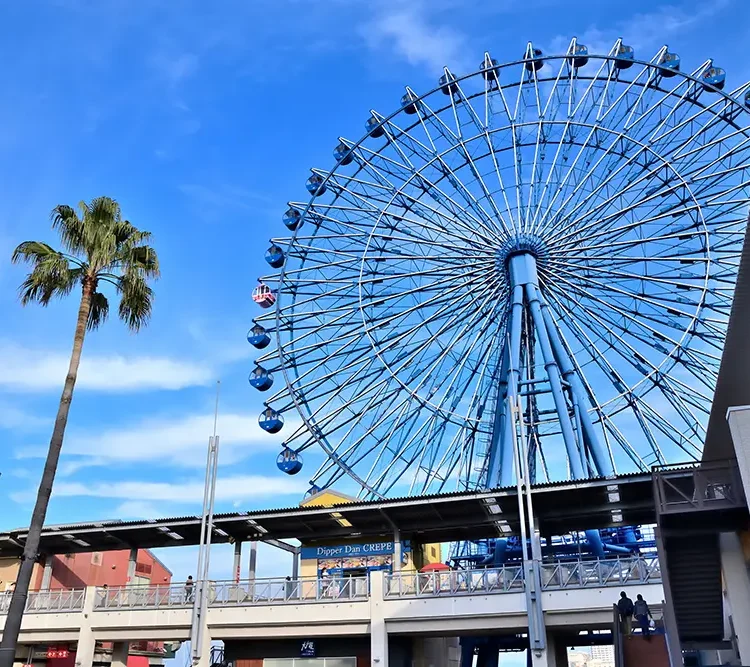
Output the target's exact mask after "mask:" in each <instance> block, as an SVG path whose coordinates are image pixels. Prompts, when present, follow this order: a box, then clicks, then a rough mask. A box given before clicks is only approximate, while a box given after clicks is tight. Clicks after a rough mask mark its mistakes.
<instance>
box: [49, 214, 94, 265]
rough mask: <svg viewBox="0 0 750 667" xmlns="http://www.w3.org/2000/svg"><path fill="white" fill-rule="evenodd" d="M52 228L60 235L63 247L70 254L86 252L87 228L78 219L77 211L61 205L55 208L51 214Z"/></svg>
mask: <svg viewBox="0 0 750 667" xmlns="http://www.w3.org/2000/svg"><path fill="white" fill-rule="evenodd" d="M50 219H51V220H52V228H53V229H56V230H57V232H58V233H59V234H60V239H61V240H62V242H63V246H64V247H65V249H66V250H68V251H69V252H72V253H75V254H80V253H83V252H85V250H86V228H85V225H84V221H83V220H82V219H81V218H79V217H78V215H77V214H76V212H75V210H74V209H73V208H72V207H70V206H66V205H65V204H61V205H60V206H55V208H53V209H52V212H51V213H50Z"/></svg>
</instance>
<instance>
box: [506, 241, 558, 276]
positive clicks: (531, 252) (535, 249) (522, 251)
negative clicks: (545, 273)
mask: <svg viewBox="0 0 750 667" xmlns="http://www.w3.org/2000/svg"><path fill="white" fill-rule="evenodd" d="M519 255H527V256H529V257H530V258H531V259H533V260H535V263H536V261H544V260H545V259H546V257H547V255H548V251H547V245H546V244H545V242H544V241H543V240H542V238H541V237H539V236H537V235H536V234H526V233H518V234H516V235H515V236H513V237H511V238H509V239H507V240H506V241H505V242H504V243H503V244H502V245H501V246H500V249H499V250H498V251H497V265H498V268H499V269H500V270H502V271H505V272H506V273H507V275H508V276H510V272H511V259H512V258H513V257H518V256H519ZM515 264H518V262H516V263H515ZM534 272H535V273H536V266H534Z"/></svg>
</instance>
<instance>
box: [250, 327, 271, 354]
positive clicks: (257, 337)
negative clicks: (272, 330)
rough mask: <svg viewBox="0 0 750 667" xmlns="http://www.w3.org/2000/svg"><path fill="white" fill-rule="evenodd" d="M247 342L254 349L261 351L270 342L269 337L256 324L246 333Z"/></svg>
mask: <svg viewBox="0 0 750 667" xmlns="http://www.w3.org/2000/svg"><path fill="white" fill-rule="evenodd" d="M247 342H248V343H250V345H252V346H253V347H254V348H256V349H258V350H262V349H263V348H264V347H267V346H268V344H269V343H270V342H271V337H270V336H269V335H268V333H267V332H266V330H265V329H264V328H263V327H262V326H260V324H256V325H254V326H253V328H252V329H250V331H248V332H247Z"/></svg>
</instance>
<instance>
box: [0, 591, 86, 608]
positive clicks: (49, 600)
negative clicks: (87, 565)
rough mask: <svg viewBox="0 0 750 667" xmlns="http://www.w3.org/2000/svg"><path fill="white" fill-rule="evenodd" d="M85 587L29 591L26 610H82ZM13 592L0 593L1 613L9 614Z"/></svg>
mask: <svg viewBox="0 0 750 667" xmlns="http://www.w3.org/2000/svg"><path fill="white" fill-rule="evenodd" d="M85 595H86V589H84V588H55V589H52V590H47V591H29V594H28V597H27V598H26V611H27V612H32V613H44V612H55V611H80V610H81V609H83V599H84V597H85ZM11 598H12V594H11V592H10V591H6V592H5V593H0V614H7V613H8V609H9V608H10V600H11Z"/></svg>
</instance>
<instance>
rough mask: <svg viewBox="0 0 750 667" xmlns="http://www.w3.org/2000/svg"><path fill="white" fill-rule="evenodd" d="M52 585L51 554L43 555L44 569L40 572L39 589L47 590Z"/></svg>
mask: <svg viewBox="0 0 750 667" xmlns="http://www.w3.org/2000/svg"><path fill="white" fill-rule="evenodd" d="M51 585H52V556H45V557H44V571H43V572H42V585H41V590H43V591H48V590H49V589H50V586H51Z"/></svg>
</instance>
